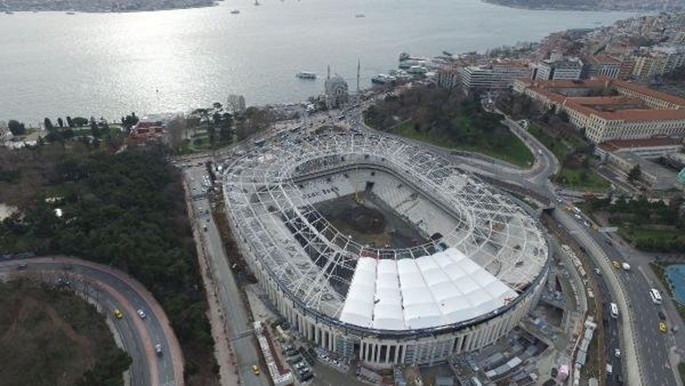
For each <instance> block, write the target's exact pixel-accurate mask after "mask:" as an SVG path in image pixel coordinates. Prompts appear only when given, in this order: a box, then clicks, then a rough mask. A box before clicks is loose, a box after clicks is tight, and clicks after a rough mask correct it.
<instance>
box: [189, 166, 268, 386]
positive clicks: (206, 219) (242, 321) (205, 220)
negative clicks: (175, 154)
mask: <svg viewBox="0 0 685 386" xmlns="http://www.w3.org/2000/svg"><path fill="white" fill-rule="evenodd" d="M185 177H186V179H187V182H188V186H190V189H191V196H192V197H193V205H192V206H193V210H194V213H193V214H192V216H191V219H192V220H193V221H197V222H199V224H200V225H201V227H202V229H204V227H207V228H206V229H207V231H204V232H203V234H204V236H205V237H204V245H205V248H206V251H207V255H208V258H209V259H210V267H211V271H212V272H211V273H212V275H213V277H214V282H215V283H216V286H217V295H218V297H219V300H220V302H221V306H222V307H223V314H224V315H225V316H226V331H227V332H228V335H229V337H228V338H229V339H231V344H232V345H233V353H234V355H235V361H236V366H237V369H238V372H239V376H240V380H241V383H242V384H243V385H247V386H269V381H268V380H267V375H266V374H268V372H267V371H266V369H264V368H262V373H263V375H261V376H255V375H254V374H253V373H252V365H255V364H259V363H260V354H259V352H258V348H257V342H256V340H255V337H254V335H253V334H251V333H246V332H247V331H250V330H251V329H252V326H251V323H250V321H249V319H248V315H249V310H247V308H246V307H245V304H244V303H243V300H242V297H241V294H240V290H239V288H238V285H237V284H236V282H235V278H234V276H233V272H232V271H231V268H230V267H229V265H228V259H227V257H226V252H225V251H224V247H223V242H222V240H221V236H220V235H219V230H218V229H217V227H216V224H215V223H214V219H213V218H212V216H211V215H210V211H211V208H210V203H209V200H208V198H207V195H206V194H205V192H204V191H203V190H204V189H206V186H203V183H204V177H206V178H207V180H208V179H209V176H208V173H207V169H206V168H205V167H204V166H196V167H191V168H187V169H185Z"/></svg>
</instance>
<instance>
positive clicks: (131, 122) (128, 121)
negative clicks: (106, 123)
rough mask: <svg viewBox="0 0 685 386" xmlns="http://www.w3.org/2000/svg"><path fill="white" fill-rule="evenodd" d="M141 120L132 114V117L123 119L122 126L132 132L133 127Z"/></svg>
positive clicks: (128, 116)
mask: <svg viewBox="0 0 685 386" xmlns="http://www.w3.org/2000/svg"><path fill="white" fill-rule="evenodd" d="M138 121H139V119H138V117H137V116H136V113H133V112H132V113H131V115H127V116H125V117H121V124H122V125H123V126H124V128H126V130H131V128H132V127H133V126H135V125H136V123H138Z"/></svg>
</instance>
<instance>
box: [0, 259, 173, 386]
mask: <svg viewBox="0 0 685 386" xmlns="http://www.w3.org/2000/svg"><path fill="white" fill-rule="evenodd" d="M19 264H27V265H28V267H27V268H26V269H25V270H21V271H19V270H18V269H17V268H18V266H19ZM0 275H21V276H28V277H31V278H34V279H36V278H37V279H39V280H41V281H45V282H52V283H55V284H56V283H58V281H59V280H60V279H62V281H63V282H68V283H69V284H68V285H69V287H70V288H72V289H73V290H74V291H76V292H79V293H81V294H84V295H87V296H88V297H89V298H90V299H92V300H93V301H95V302H96V303H97V305H98V309H99V310H100V312H102V313H104V314H105V315H106V316H107V318H108V319H109V320H110V322H111V323H110V325H111V326H114V328H115V329H116V331H113V332H115V333H116V334H117V335H118V336H119V337H120V342H121V344H122V345H123V348H124V350H125V351H126V352H127V353H128V354H129V355H130V356H131V358H132V360H133V362H132V364H131V368H130V371H129V376H130V385H132V386H148V385H162V386H174V385H177V386H180V385H183V384H184V381H183V355H182V352H181V348H180V345H179V343H178V340H177V339H176V336H175V335H174V333H173V331H172V329H171V327H170V325H169V321H168V319H167V317H166V315H165V314H164V311H163V310H162V307H161V306H160V305H159V304H158V303H157V302H156V301H155V300H154V298H152V295H151V294H150V293H149V292H148V291H147V290H145V289H144V288H143V286H142V285H141V284H140V283H138V282H137V281H135V280H134V279H133V278H131V277H130V276H128V275H126V274H124V273H123V272H120V271H117V270H115V269H112V268H110V267H106V266H102V265H99V264H95V263H91V262H87V261H83V260H78V259H73V258H64V257H54V258H52V257H37V258H31V259H27V260H10V261H5V262H1V263H0ZM115 308H117V309H119V310H121V311H122V312H123V313H124V316H123V317H122V318H121V319H117V318H115V317H114V315H113V310H114V309H115ZM138 309H143V310H144V311H145V313H146V314H147V316H146V317H145V319H141V318H140V317H139V316H138V315H137V314H136V311H137V310H138ZM156 344H160V345H161V346H162V352H163V354H162V355H161V356H157V355H156V353H155V349H154V346H155V345H156Z"/></svg>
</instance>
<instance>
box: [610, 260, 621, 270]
mask: <svg viewBox="0 0 685 386" xmlns="http://www.w3.org/2000/svg"><path fill="white" fill-rule="evenodd" d="M611 264H613V265H614V268H616V269H618V268H621V263H619V262H618V261H616V260H614V261H612V262H611Z"/></svg>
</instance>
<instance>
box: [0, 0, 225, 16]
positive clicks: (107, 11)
mask: <svg viewBox="0 0 685 386" xmlns="http://www.w3.org/2000/svg"><path fill="white" fill-rule="evenodd" d="M220 2H223V0H216V1H213V2H212V3H211V4H191V5H187V6H182V5H179V6H175V7H167V8H140V9H125V10H111V9H101V10H93V9H86V10H79V9H73V8H72V9H12V8H8V9H0V15H2V14H7V16H12V15H13V14H15V13H69V14H77V13H87V14H126V13H140V12H157V11H176V10H184V9H196V8H197V9H200V8H212V7H218V6H219V3H220ZM8 13H9V14H8Z"/></svg>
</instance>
